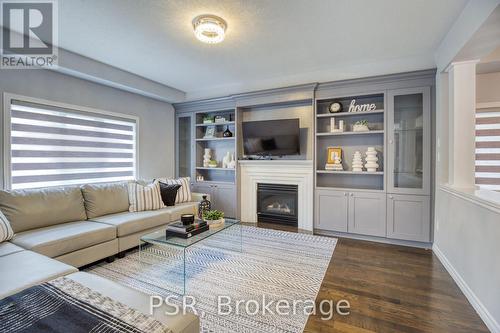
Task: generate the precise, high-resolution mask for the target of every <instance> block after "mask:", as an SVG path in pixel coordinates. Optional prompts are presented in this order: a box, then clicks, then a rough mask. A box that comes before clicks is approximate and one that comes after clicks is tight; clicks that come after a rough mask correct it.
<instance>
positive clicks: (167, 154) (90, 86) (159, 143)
mask: <svg viewBox="0 0 500 333" xmlns="http://www.w3.org/2000/svg"><path fill="white" fill-rule="evenodd" d="M4 92H7V93H12V94H18V95H24V96H29V97H34V98H42V99H47V100H52V101H56V102H61V103H68V104H74V105H79V106H85V107H91V108H96V109H100V110H105V111H112V112H118V113H123V114H128V115H134V116H137V117H139V126H140V127H139V175H138V176H139V178H155V177H161V176H163V177H165V176H173V175H174V170H175V168H174V155H175V154H174V149H175V148H174V123H175V122H174V108H173V107H172V105H170V104H169V103H164V102H160V101H156V100H154V99H150V98H147V97H143V96H140V95H136V94H133V93H129V92H125V91H121V90H118V89H115V88H110V87H107V86H103V85H100V84H97V83H92V82H89V81H85V80H81V79H77V78H74V77H70V76H67V75H64V74H59V73H56V72H52V71H48V70H36V69H27V70H0V93H1V94H2V104H1V105H0V110H1V115H2V117H1V118H0V125H1V127H0V133H1V135H0V140H1V141H2V144H1V151H0V154H1V157H2V163H1V164H0V178H1V179H0V188H3V161H4V155H3V154H4V152H3V137H4V130H3V93H4Z"/></svg>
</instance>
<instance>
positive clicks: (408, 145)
mask: <svg viewBox="0 0 500 333" xmlns="http://www.w3.org/2000/svg"><path fill="white" fill-rule="evenodd" d="M388 104H389V115H388V121H389V126H388V130H389V173H388V178H389V179H388V183H389V192H391V193H408V194H430V193H429V187H430V184H429V181H430V157H431V149H430V148H431V145H430V142H431V140H430V137H431V130H430V89H429V88H418V89H403V90H394V91H390V92H389V103H388Z"/></svg>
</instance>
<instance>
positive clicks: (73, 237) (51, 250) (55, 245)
mask: <svg viewBox="0 0 500 333" xmlns="http://www.w3.org/2000/svg"><path fill="white" fill-rule="evenodd" d="M115 238H116V228H115V227H113V226H110V225H108V224H104V223H97V222H90V221H78V222H68V223H62V224H58V225H54V226H50V227H45V228H40V229H35V230H28V231H24V232H20V233H18V234H16V235H15V236H14V238H13V239H12V243H14V244H16V245H19V246H21V247H23V248H25V249H28V250H32V251H35V252H38V253H41V254H44V255H46V256H48V257H57V256H61V255H63V254H66V253H70V252H73V251H77V250H81V249H84V248H87V247H89V246H92V245H97V244H100V243H104V242H107V241H110V240H113V239H115Z"/></svg>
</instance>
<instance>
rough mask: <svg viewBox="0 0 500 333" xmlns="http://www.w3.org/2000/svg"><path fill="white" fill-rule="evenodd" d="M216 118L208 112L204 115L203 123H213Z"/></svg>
mask: <svg viewBox="0 0 500 333" xmlns="http://www.w3.org/2000/svg"><path fill="white" fill-rule="evenodd" d="M213 122H214V118H213V117H211V116H209V115H208V114H207V115H205V116H203V123H204V124H213Z"/></svg>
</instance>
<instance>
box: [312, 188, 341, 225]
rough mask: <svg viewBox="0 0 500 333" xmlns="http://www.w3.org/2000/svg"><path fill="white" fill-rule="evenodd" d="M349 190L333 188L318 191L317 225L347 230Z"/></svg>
mask: <svg viewBox="0 0 500 333" xmlns="http://www.w3.org/2000/svg"><path fill="white" fill-rule="evenodd" d="M348 200H349V196H348V193H347V192H343V191H332V190H317V191H316V200H315V201H316V212H317V213H316V214H317V216H316V225H315V227H316V228H318V229H323V230H330V231H339V232H347V214H348Z"/></svg>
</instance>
